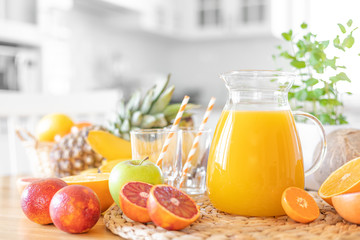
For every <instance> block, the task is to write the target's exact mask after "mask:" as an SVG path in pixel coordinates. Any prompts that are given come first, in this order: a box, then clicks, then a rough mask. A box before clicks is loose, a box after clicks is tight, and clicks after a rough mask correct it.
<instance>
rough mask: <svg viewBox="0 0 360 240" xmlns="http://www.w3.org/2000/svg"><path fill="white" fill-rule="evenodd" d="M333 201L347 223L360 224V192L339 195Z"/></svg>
mask: <svg viewBox="0 0 360 240" xmlns="http://www.w3.org/2000/svg"><path fill="white" fill-rule="evenodd" d="M331 200H332V203H333V204H334V208H335V210H336V211H337V212H338V213H339V215H340V216H341V217H343V218H344V219H345V220H346V221H349V222H352V223H356V224H360V192H357V193H346V194H341V195H337V196H334V197H332V198H331Z"/></svg>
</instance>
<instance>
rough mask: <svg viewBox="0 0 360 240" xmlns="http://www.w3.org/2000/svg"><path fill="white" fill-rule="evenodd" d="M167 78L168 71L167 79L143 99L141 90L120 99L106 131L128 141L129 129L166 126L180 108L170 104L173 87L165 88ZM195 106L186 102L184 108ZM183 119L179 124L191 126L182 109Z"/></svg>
mask: <svg viewBox="0 0 360 240" xmlns="http://www.w3.org/2000/svg"><path fill="white" fill-rule="evenodd" d="M169 81H170V74H169V75H168V77H167V79H166V80H163V81H159V82H158V83H157V84H156V85H155V86H153V87H152V88H151V89H150V90H149V91H147V93H146V94H145V96H144V98H143V99H141V93H140V91H136V92H134V94H133V95H132V96H131V98H130V100H129V101H128V102H127V103H126V104H125V102H124V101H120V102H119V104H118V109H117V113H116V114H115V115H114V117H113V119H112V120H110V121H109V122H108V130H109V131H110V132H111V133H113V134H114V135H116V136H118V137H121V138H123V139H125V140H130V134H129V133H130V131H131V130H134V129H139V128H142V129H144V128H162V127H166V126H169V125H170V124H171V122H172V121H173V120H174V118H175V117H176V114H177V112H178V110H179V108H180V104H169V103H170V100H171V97H172V95H173V93H174V90H175V87H174V86H170V87H168V88H167V86H168V84H169ZM194 107H197V105H194V104H188V105H187V107H186V110H189V109H192V108H194ZM182 119H183V120H182V121H181V123H180V125H181V126H188V127H190V126H192V125H193V121H192V118H191V114H190V113H188V112H184V114H183V118H182Z"/></svg>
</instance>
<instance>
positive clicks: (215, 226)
mask: <svg viewBox="0 0 360 240" xmlns="http://www.w3.org/2000/svg"><path fill="white" fill-rule="evenodd" d="M310 194H311V195H312V196H313V197H314V198H315V200H316V202H317V204H318V206H319V208H320V212H321V213H320V216H319V218H318V219H317V220H315V221H314V222H312V223H309V224H301V223H296V222H294V221H293V220H291V219H290V218H288V217H287V216H281V217H244V216H235V215H230V214H226V213H224V212H221V211H218V210H217V209H215V208H214V207H213V206H212V205H211V203H210V201H209V198H208V197H207V196H201V197H197V198H194V200H195V201H196V202H197V203H198V204H199V205H200V212H201V215H200V218H199V219H198V220H197V221H196V222H194V223H193V224H192V225H190V226H189V227H187V228H185V229H183V230H181V231H167V230H165V229H163V228H161V227H157V226H155V225H154V224H153V223H147V224H142V223H137V222H134V221H132V220H130V219H129V218H127V217H126V216H125V215H124V214H123V213H122V211H121V209H120V208H119V207H118V206H113V207H112V208H111V209H109V211H108V212H107V213H106V214H105V216H104V222H105V225H106V227H107V228H108V229H109V230H110V231H111V232H113V233H114V234H116V235H119V236H120V237H122V238H125V239H139V240H141V239H157V240H166V239H177V240H186V239H189V240H190V239H191V240H203V239H207V240H210V239H211V240H215V239H219V240H220V239H326V240H330V239H360V226H358V225H356V224H351V223H349V222H346V221H345V220H343V219H342V218H341V217H340V216H339V215H338V214H337V213H336V211H335V210H334V208H332V207H331V206H330V205H328V204H326V203H325V202H324V201H323V200H322V199H320V198H319V196H318V195H317V194H316V193H315V192H310Z"/></svg>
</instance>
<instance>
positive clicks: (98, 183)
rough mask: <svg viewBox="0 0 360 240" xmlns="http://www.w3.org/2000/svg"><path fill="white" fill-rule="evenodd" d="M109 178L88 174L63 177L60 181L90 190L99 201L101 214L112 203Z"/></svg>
mask: <svg viewBox="0 0 360 240" xmlns="http://www.w3.org/2000/svg"><path fill="white" fill-rule="evenodd" d="M109 176H110V174H108V173H88V174H86V175H77V176H69V177H64V178H62V180H64V181H65V182H66V183H67V184H68V185H82V186H85V187H88V188H91V189H92V190H93V191H94V192H95V193H96V195H97V196H98V198H99V200H100V206H101V212H104V211H106V210H107V209H108V208H109V207H110V206H111V204H113V202H114V200H113V199H112V197H111V194H110V190H109Z"/></svg>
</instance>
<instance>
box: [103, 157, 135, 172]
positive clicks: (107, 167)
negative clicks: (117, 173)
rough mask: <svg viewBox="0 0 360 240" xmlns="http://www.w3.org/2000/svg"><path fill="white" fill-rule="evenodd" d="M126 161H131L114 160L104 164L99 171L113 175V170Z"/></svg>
mask: <svg viewBox="0 0 360 240" xmlns="http://www.w3.org/2000/svg"><path fill="white" fill-rule="evenodd" d="M125 160H129V159H118V160H113V161H108V162H105V163H103V164H102V165H101V166H100V167H99V170H100V172H102V173H111V170H112V169H113V168H114V167H115V166H116V165H117V164H118V163H119V162H123V161H125Z"/></svg>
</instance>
